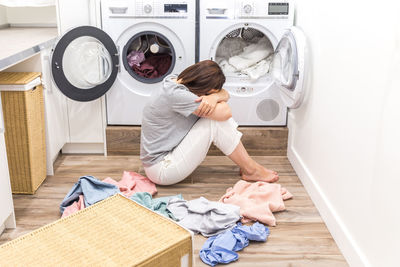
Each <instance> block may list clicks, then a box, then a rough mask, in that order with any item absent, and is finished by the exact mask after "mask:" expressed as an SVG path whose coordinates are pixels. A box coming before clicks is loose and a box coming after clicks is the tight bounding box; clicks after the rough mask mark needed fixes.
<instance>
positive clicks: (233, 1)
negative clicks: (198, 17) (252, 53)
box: [200, 0, 294, 19]
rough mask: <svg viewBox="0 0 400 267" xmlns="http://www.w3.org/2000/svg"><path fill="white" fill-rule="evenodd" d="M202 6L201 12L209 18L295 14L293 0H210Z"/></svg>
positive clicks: (284, 16)
mask: <svg viewBox="0 0 400 267" xmlns="http://www.w3.org/2000/svg"><path fill="white" fill-rule="evenodd" d="M203 1H205V0H203ZM201 6H202V11H201V12H200V13H201V14H203V16H204V15H205V17H206V18H208V19H234V18H239V19H241V18H243V19H247V18H252V19H265V18H284V19H286V18H290V17H293V15H294V5H293V0H229V1H218V0H209V1H207V2H206V3H205V4H204V5H201Z"/></svg>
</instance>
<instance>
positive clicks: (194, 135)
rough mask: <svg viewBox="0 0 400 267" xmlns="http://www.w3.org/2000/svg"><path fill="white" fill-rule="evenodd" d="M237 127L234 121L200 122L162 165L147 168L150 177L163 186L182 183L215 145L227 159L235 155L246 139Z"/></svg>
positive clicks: (165, 158) (204, 120) (203, 119)
mask: <svg viewBox="0 0 400 267" xmlns="http://www.w3.org/2000/svg"><path fill="white" fill-rule="evenodd" d="M237 126H238V125H237V123H236V122H235V121H234V120H233V119H232V118H230V119H229V120H227V121H214V120H210V119H206V118H200V119H199V120H198V121H197V122H196V123H195V124H194V125H193V127H192V129H190V131H189V132H188V134H187V135H186V136H185V138H183V140H182V141H181V142H180V143H179V145H178V146H176V147H175V148H174V150H172V151H171V152H169V154H168V155H166V156H165V157H164V159H163V160H162V161H161V162H158V163H156V164H154V165H152V166H150V167H145V168H144V170H145V172H146V175H147V177H148V178H149V179H150V180H151V181H153V182H154V183H156V184H159V185H170V184H175V183H178V182H180V181H182V180H183V179H185V178H186V177H188V176H189V175H190V174H191V173H192V172H193V171H194V170H195V169H196V168H197V166H199V165H200V163H201V162H203V160H204V159H205V157H206V156H207V152H208V150H209V148H210V146H211V143H214V145H215V146H216V147H218V148H219V149H220V150H221V151H222V152H223V153H224V154H225V155H230V154H232V152H233V151H234V150H235V148H236V147H237V145H238V144H239V142H240V138H241V137H242V133H241V132H239V131H238V130H237V129H236V128H237Z"/></svg>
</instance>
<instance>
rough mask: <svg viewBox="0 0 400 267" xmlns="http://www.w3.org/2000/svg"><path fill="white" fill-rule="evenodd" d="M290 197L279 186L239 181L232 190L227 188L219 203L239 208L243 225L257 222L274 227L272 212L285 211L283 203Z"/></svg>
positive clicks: (290, 195) (289, 194) (274, 220)
mask: <svg viewBox="0 0 400 267" xmlns="http://www.w3.org/2000/svg"><path fill="white" fill-rule="evenodd" d="M292 197H293V195H292V194H291V193H289V191H287V190H286V188H283V187H281V185H280V184H270V183H266V182H255V183H249V182H246V181H243V180H240V181H238V182H237V183H236V184H235V185H234V186H233V188H232V187H230V188H228V189H227V190H226V193H225V195H223V196H222V197H221V199H220V200H219V201H221V202H223V203H227V204H233V205H237V206H239V207H240V215H242V216H243V219H242V222H243V223H246V222H250V221H259V222H261V223H264V224H267V225H270V226H275V225H276V219H275V217H274V215H273V214H272V212H275V211H282V210H285V204H284V203H283V201H284V200H286V199H289V198H292Z"/></svg>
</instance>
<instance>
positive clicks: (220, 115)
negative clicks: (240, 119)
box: [193, 101, 232, 121]
mask: <svg viewBox="0 0 400 267" xmlns="http://www.w3.org/2000/svg"><path fill="white" fill-rule="evenodd" d="M198 112H199V111H198V110H196V111H195V112H193V114H194V115H197V116H199V113H198ZM199 117H202V118H208V119H210V120H215V121H226V120H228V119H229V118H230V117H232V111H231V108H230V107H229V105H228V103H226V102H225V101H222V102H219V103H217V105H216V106H215V108H214V110H213V111H212V112H210V113H209V114H207V115H201V116H199Z"/></svg>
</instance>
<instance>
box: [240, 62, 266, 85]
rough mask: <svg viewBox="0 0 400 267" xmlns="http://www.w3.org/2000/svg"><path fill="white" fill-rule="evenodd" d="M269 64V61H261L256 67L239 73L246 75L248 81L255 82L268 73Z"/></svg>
mask: <svg viewBox="0 0 400 267" xmlns="http://www.w3.org/2000/svg"><path fill="white" fill-rule="evenodd" d="M270 63H271V60H268V59H263V60H261V61H260V62H258V63H257V64H256V65H253V66H251V67H248V68H247V69H244V70H242V71H241V72H242V73H244V74H247V75H248V76H249V77H250V79H252V80H257V79H258V78H260V77H262V76H264V75H266V74H267V73H268V71H269V65H270Z"/></svg>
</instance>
